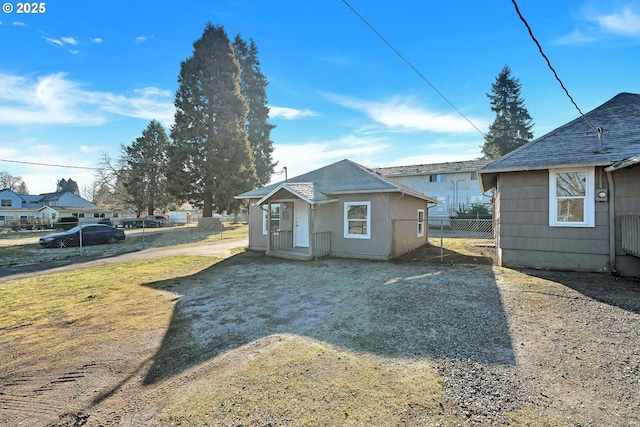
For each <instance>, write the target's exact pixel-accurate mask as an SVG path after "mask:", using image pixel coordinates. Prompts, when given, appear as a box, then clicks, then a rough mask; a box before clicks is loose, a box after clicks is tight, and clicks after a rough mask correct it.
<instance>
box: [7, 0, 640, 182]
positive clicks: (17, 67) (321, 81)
mask: <svg viewBox="0 0 640 427" xmlns="http://www.w3.org/2000/svg"><path fill="white" fill-rule="evenodd" d="M9 3H10V4H11V6H13V11H12V12H11V13H0V52H2V55H1V58H2V59H1V60H0V159H2V160H1V161H0V171H7V172H9V173H11V174H12V175H20V176H22V177H23V178H24V179H25V181H26V182H27V185H28V187H29V190H30V192H31V193H34V194H38V193H43V192H51V191H54V190H55V184H56V181H57V180H58V179H61V178H65V179H66V178H72V179H74V180H75V181H77V182H78V184H79V185H80V187H81V188H82V187H83V186H88V185H89V184H90V183H91V182H92V181H93V173H94V172H93V171H92V170H91V169H77V168H68V167H51V166H36V165H29V164H25V163H15V162H31V163H43V164H54V165H63V166H76V167H86V168H92V167H97V166H98V164H99V161H100V158H101V153H103V152H105V153H108V154H109V155H110V156H111V157H113V158H115V157H118V156H119V154H120V146H121V145H122V144H125V145H128V144H130V143H131V142H132V141H133V140H135V138H136V137H138V136H139V135H140V134H141V132H142V130H143V129H144V128H146V126H147V125H148V123H149V121H150V120H152V119H157V120H159V121H160V122H162V123H163V124H164V125H165V126H166V127H167V132H168V129H169V128H170V126H171V124H172V121H173V99H174V95H175V91H176V89H177V76H178V73H179V70H180V62H181V61H183V60H185V59H186V58H187V57H189V56H190V55H191V54H192V52H193V46H192V44H193V42H194V41H195V40H196V39H197V38H199V37H200V36H201V35H202V31H203V30H204V27H205V24H206V23H207V21H210V22H211V23H213V24H215V25H223V26H224V27H225V29H226V30H227V33H228V34H229V37H230V38H231V39H232V38H233V37H234V36H235V35H236V34H237V33H240V34H241V35H242V37H243V38H244V39H245V40H248V39H249V38H253V39H254V40H255V42H256V44H257V46H258V49H259V58H260V61H261V65H262V71H263V73H264V74H265V75H266V77H267V79H268V81H269V86H268V87H267V95H268V99H269V105H270V107H271V119H270V122H271V123H272V124H274V125H276V126H277V127H276V128H275V129H274V131H273V132H272V139H273V141H274V146H275V152H274V157H275V159H276V160H278V161H279V165H278V167H277V171H279V170H281V169H282V167H283V166H286V167H287V169H288V173H289V176H294V175H298V174H300V173H304V172H307V171H309V170H312V169H315V168H317V167H320V166H323V165H326V164H329V163H332V162H334V161H338V160H341V159H343V158H349V159H351V160H354V161H356V162H359V163H361V164H364V165H366V166H369V167H378V166H394V165H408V164H420V163H436V162H444V161H457V160H468V159H473V158H477V157H480V156H481V150H480V146H481V145H482V143H483V136H482V134H481V133H480V132H479V131H478V130H476V129H475V128H474V127H473V126H471V125H470V124H469V123H468V122H467V121H466V120H465V119H464V118H463V117H462V116H461V115H459V114H458V112H456V110H455V109H454V108H453V107H452V106H451V105H450V104H449V102H450V103H451V104H453V105H454V106H455V107H456V108H457V109H458V110H459V111H461V112H462V113H463V114H464V115H465V116H466V117H467V118H468V119H469V120H470V121H471V122H473V124H474V125H475V126H476V127H478V128H479V129H480V130H481V131H482V132H486V131H487V129H488V125H489V124H490V123H491V122H492V121H493V118H494V114H493V113H492V112H491V110H490V105H489V100H488V98H487V96H486V93H488V92H490V90H491V84H492V83H493V82H494V81H495V78H496V76H497V75H498V74H499V73H500V70H501V69H502V67H503V66H504V65H508V66H509V67H510V68H511V70H512V75H513V76H514V77H516V78H518V79H519V80H520V83H521V84H522V97H523V98H524V100H525V106H526V107H527V109H528V110H529V113H530V114H531V116H532V117H533V120H534V123H535V125H534V129H533V130H534V136H535V137H539V136H542V135H544V134H545V133H547V132H549V131H551V130H553V129H554V128H556V127H558V126H560V125H562V124H564V123H566V122H568V121H570V120H572V119H574V118H576V117H578V112H577V110H576V109H575V108H574V107H573V105H572V104H571V102H570V101H569V99H568V98H567V96H566V95H565V93H564V91H563V90H562V89H561V87H560V85H559V84H558V82H557V81H556V80H555V77H554V76H553V74H552V72H551V71H550V70H549V68H548V67H547V64H546V62H545V61H544V59H543V58H542V57H541V55H540V54H539V52H538V48H537V47H536V46H535V44H534V43H533V41H532V40H531V38H530V37H529V34H528V32H527V30H526V28H525V26H524V25H523V23H522V22H521V21H520V19H519V18H518V16H517V14H516V12H515V8H514V6H513V4H512V2H511V1H510V0H447V1H444V0H440V1H435V0H392V1H391V0H389V1H387V0H348V3H349V4H350V5H351V6H352V7H353V8H354V9H356V10H357V11H358V13H360V15H362V16H363V17H364V18H365V19H366V20H367V21H368V22H369V23H370V24H371V25H372V26H373V27H375V29H376V30H377V31H378V32H379V33H380V34H381V35H383V36H384V37H385V39H386V40H387V41H388V42H389V43H391V44H392V45H393V46H394V47H395V49H397V50H398V51H399V52H400V53H401V54H402V55H403V56H404V57H405V58H406V59H407V60H408V61H410V62H411V64H412V65H413V66H414V67H415V68H416V69H417V70H418V71H419V72H420V73H421V74H422V75H423V76H424V77H425V78H426V79H428V81H429V82H430V83H431V84H432V85H433V86H435V87H436V88H437V90H438V91H439V92H440V93H442V94H443V95H444V96H445V97H446V98H447V100H448V101H449V102H447V101H446V100H444V99H443V98H442V97H441V96H440V95H439V94H438V93H437V92H436V91H435V90H434V89H433V88H432V87H430V86H429V85H428V84H427V83H426V82H425V81H424V80H423V79H422V78H421V77H420V76H419V75H418V74H416V72H415V71H414V70H412V69H411V68H410V67H409V66H408V65H407V64H406V63H405V62H403V61H402V59H400V58H399V57H398V56H397V55H396V53H394V52H393V51H392V50H391V49H390V48H389V47H388V46H387V45H386V44H385V43H384V42H383V41H382V40H381V39H380V38H379V37H378V36H377V35H376V34H375V33H374V32H373V31H372V30H371V29H370V28H369V27H367V26H366V25H365V23H363V22H362V20H361V19H360V18H359V17H358V16H356V15H355V14H354V13H353V12H352V10H351V9H350V8H349V7H348V6H347V5H346V4H345V3H344V2H343V1H342V0H307V1H303V0H233V1H231V0H229V1H227V0H212V1H188V0H155V1H120V0H109V1H106V0H105V1H103V0H91V1H89V0H56V1H48V2H44V7H45V11H44V13H39V14H33V13H31V14H24V13H23V14H19V13H17V11H16V9H17V7H18V3H17V2H13V1H11V2H9ZM518 5H519V7H520V10H521V12H522V14H523V15H524V17H525V18H526V19H527V21H528V22H529V25H530V26H531V28H532V30H533V32H534V35H535V36H536V38H537V39H538V41H539V42H540V43H541V45H542V47H543V49H544V51H545V53H546V54H547V56H548V57H549V59H550V61H551V64H552V65H553V66H554V68H555V69H556V71H557V73H558V75H559V76H560V78H561V79H562V81H563V82H564V84H565V86H566V87H567V89H568V90H569V92H570V94H571V95H572V96H573V98H574V99H575V101H576V102H577V104H578V106H579V107H580V108H581V109H582V110H583V111H584V112H587V111H589V110H591V109H593V108H595V107H597V106H598V105H600V104H602V103H604V102H606V101H607V100H609V99H610V98H612V97H613V96H615V95H616V94H618V93H620V92H632V93H640V79H639V78H638V75H639V72H640V1H621V2H618V1H610V0H609V1H583V0H565V1H553V0H519V1H518ZM6 8H7V5H6V3H5V4H4V5H3V10H5V12H6ZM7 160H9V161H7ZM274 178H275V179H276V180H279V179H281V178H283V177H282V176H275V177H274Z"/></svg>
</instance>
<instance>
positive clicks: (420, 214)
mask: <svg viewBox="0 0 640 427" xmlns="http://www.w3.org/2000/svg"><path fill="white" fill-rule="evenodd" d="M422 236H424V209H418V237H422Z"/></svg>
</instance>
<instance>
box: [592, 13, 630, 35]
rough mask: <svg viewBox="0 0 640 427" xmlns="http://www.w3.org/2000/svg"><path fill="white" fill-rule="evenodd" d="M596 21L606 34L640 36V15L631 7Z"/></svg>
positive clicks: (598, 18) (597, 18)
mask: <svg viewBox="0 0 640 427" xmlns="http://www.w3.org/2000/svg"><path fill="white" fill-rule="evenodd" d="M595 21H596V22H597V23H598V24H599V25H600V27H601V28H602V29H603V30H604V31H606V32H611V33H613V34H618V35H623V36H637V35H640V14H638V13H636V12H635V11H633V10H631V8H629V7H626V8H624V9H622V10H620V11H617V12H614V13H611V14H608V15H604V16H599V17H596V18H595Z"/></svg>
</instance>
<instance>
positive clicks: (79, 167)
mask: <svg viewBox="0 0 640 427" xmlns="http://www.w3.org/2000/svg"><path fill="white" fill-rule="evenodd" d="M0 162H8V163H20V164H24V165H36V166H50V167H54V168H72V169H89V170H99V169H100V168H90V167H86V166H68V165H52V164H49V163H35V162H23V161H20V160H6V159H0Z"/></svg>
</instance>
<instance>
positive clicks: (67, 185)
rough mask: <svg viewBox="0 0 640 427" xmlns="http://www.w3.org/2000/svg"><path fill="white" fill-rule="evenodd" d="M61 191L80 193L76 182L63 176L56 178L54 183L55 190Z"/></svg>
mask: <svg viewBox="0 0 640 427" xmlns="http://www.w3.org/2000/svg"><path fill="white" fill-rule="evenodd" d="M62 191H68V192H70V193H73V194H77V195H80V189H79V188H78V183H77V182H75V181H74V180H73V179H71V178H69V179H68V180H66V179H64V178H62V179H59V180H58V182H57V183H56V192H62Z"/></svg>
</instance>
